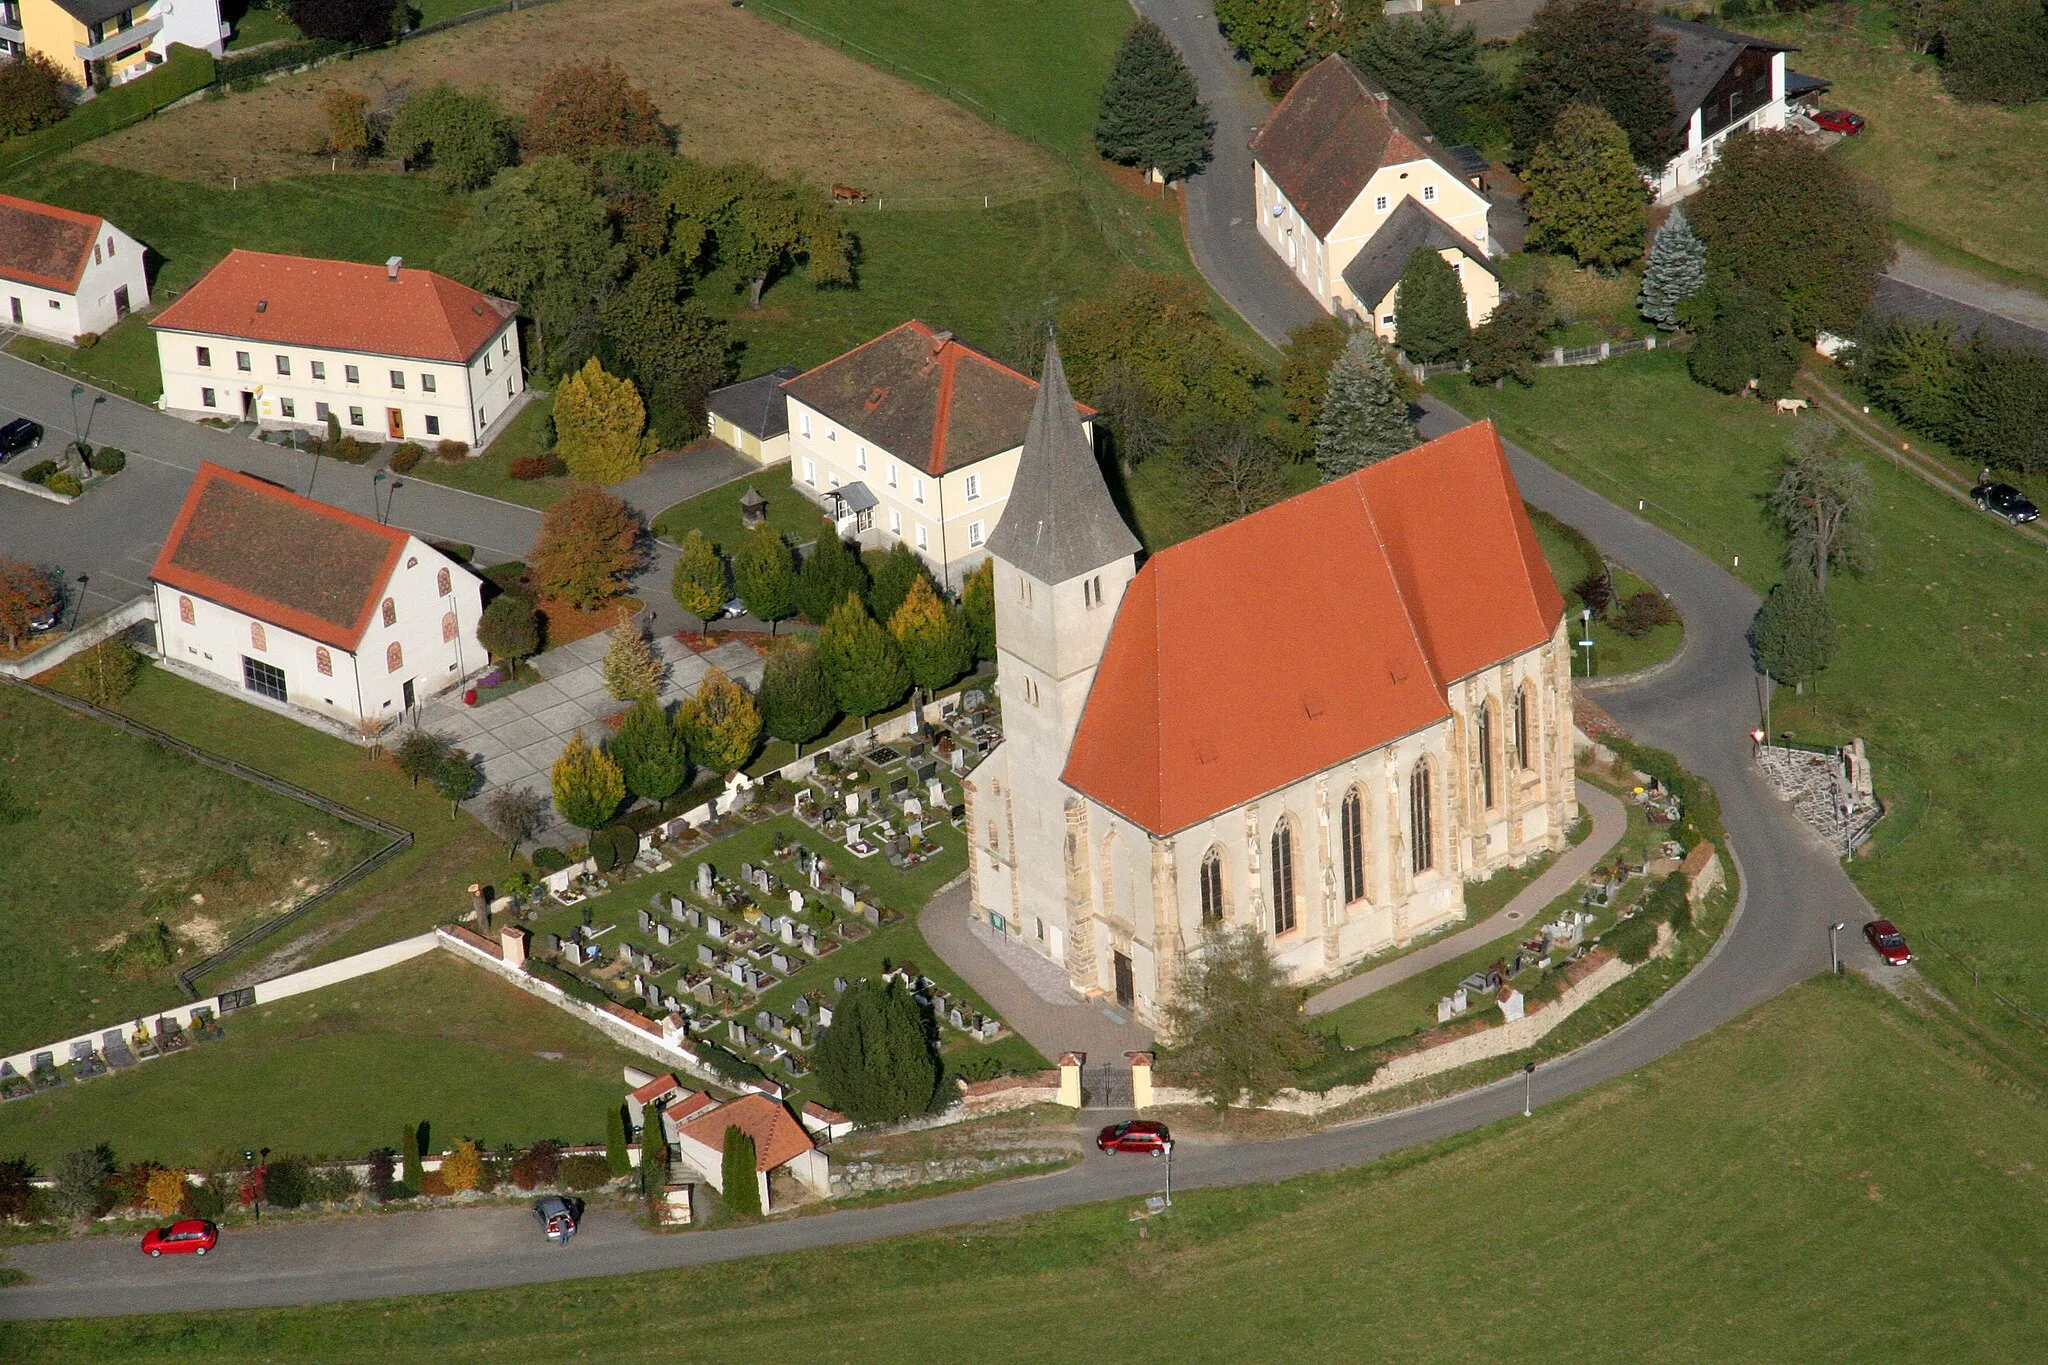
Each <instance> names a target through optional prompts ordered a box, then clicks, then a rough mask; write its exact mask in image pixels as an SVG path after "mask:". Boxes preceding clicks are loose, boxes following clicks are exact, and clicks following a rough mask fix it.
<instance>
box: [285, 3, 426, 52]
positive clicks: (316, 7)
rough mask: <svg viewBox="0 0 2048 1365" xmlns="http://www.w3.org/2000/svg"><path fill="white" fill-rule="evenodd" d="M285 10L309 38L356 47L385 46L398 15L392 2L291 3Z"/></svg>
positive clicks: (394, 30) (391, 34)
mask: <svg viewBox="0 0 2048 1365" xmlns="http://www.w3.org/2000/svg"><path fill="white" fill-rule="evenodd" d="M284 8H285V13H286V14H288V15H290V16H291V21H292V23H293V25H294V26H296V27H297V29H298V30H299V32H301V33H303V34H305V35H306V36H307V37H308V38H328V39H332V40H334V41H336V42H343V43H355V44H357V45H359V46H369V45H372V44H376V43H382V42H388V41H389V40H390V39H391V37H392V36H393V34H394V33H395V32H396V29H395V27H394V21H396V20H397V18H398V15H399V10H398V8H397V6H395V5H393V4H392V2H391V0H290V3H289V4H288V5H286V6H285V7H284Z"/></svg>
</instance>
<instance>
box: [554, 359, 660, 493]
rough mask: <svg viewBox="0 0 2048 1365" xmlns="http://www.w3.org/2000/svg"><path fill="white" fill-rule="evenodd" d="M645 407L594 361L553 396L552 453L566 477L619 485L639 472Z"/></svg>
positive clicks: (627, 381) (628, 386)
mask: <svg viewBox="0 0 2048 1365" xmlns="http://www.w3.org/2000/svg"><path fill="white" fill-rule="evenodd" d="M646 430H647V405H646V404H645V403H643V402H641V401H640V391H639V390H638V389H636V388H634V387H633V381H632V380H630V379H622V378H616V377H614V376H612V375H609V374H606V373H605V370H604V366H602V365H600V364H598V363H597V357H596V356H592V357H591V358H590V359H589V360H587V361H585V362H584V364H583V368H582V369H580V370H578V371H577V372H576V373H575V374H572V375H570V376H569V377H568V378H567V379H565V380H563V381H562V383H561V386H560V387H559V388H558V389H557V390H556V391H555V450H556V452H557V453H558V454H560V455H561V457H562V463H564V464H566V465H568V466H569V476H570V477H571V478H575V479H582V480H584V481H586V482H588V483H620V482H623V481H624V480H626V479H630V478H632V477H633V476H634V475H635V474H638V473H639V472H640V457H641V455H643V454H644V453H646V452H645V449H644V447H643V445H642V442H641V438H642V436H643V434H644V433H645V432H646Z"/></svg>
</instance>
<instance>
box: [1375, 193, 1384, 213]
mask: <svg viewBox="0 0 2048 1365" xmlns="http://www.w3.org/2000/svg"><path fill="white" fill-rule="evenodd" d="M1372 211H1373V212H1374V213H1385V212H1386V211H1387V196H1385V195H1384V194H1378V195H1374V196H1373V201H1372Z"/></svg>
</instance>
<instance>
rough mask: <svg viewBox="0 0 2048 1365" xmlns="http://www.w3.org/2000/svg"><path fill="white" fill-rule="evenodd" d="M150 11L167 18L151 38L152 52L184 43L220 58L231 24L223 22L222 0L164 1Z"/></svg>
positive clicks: (150, 48)
mask: <svg viewBox="0 0 2048 1365" xmlns="http://www.w3.org/2000/svg"><path fill="white" fill-rule="evenodd" d="M150 14H151V16H152V17H160V18H162V20H163V21H164V26H163V27H162V28H161V29H158V30H157V35H156V37H155V38H153V39H151V40H150V44H149V50H150V51H151V52H158V53H161V52H168V51H169V50H170V47H171V44H172V43H183V44H184V45H185V46H187V47H196V48H200V49H202V50H204V51H207V52H211V53H212V54H213V55H214V56H216V57H218V56H220V54H221V51H222V49H223V48H225V47H226V45H227V36H228V26H227V25H226V24H225V23H223V22H222V21H221V17H220V0H161V3H159V4H158V5H157V6H156V7H155V8H154V9H152V10H151V11H150Z"/></svg>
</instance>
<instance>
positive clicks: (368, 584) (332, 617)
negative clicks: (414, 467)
mask: <svg viewBox="0 0 2048 1365" xmlns="http://www.w3.org/2000/svg"><path fill="white" fill-rule="evenodd" d="M407 539H408V536H407V535H406V533H405V532H404V531H401V530H399V529H398V528H397V527H395V526H379V525H378V524H377V523H376V522H374V521H371V520H370V519H369V518H367V517H359V516H357V515H356V514H355V513H353V512H344V511H342V510H341V509H340V508H338V507H329V506H328V505H327V504H326V503H324V502H314V501H313V500H312V499H310V498H302V497H300V496H299V495H298V494H296V493H294V492H292V491H291V490H290V489H286V488H280V487H278V486H277V485H276V484H274V483H267V482H265V481H264V480H262V479H258V478H253V477H251V476H250V475H247V474H240V473H237V472H235V471H234V470H232V469H222V468H221V467H220V466H219V465H217V464H202V465H200V466H199V475H198V477H197V478H195V479H193V480H192V487H191V489H190V490H189V491H188V492H187V493H186V494H185V505H184V506H183V507H182V508H180V509H179V511H178V519H177V521H176V522H174V523H172V526H171V534H170V536H169V538H168V539H166V540H165V541H164V548H163V549H162V551H160V552H159V553H158V554H157V557H156V563H155V564H154V565H152V566H151V567H150V571H149V576H150V577H151V578H152V579H154V580H155V581H156V582H159V583H162V584H164V585H165V586H166V587H171V588H176V589H178V590H179V591H181V592H189V593H192V594H194V595H195V596H199V597H204V598H206V599H207V600H208V601H210V602H218V603H219V604H220V605H222V606H224V607H229V608H231V609H233V610H235V611H239V612H241V613H243V614H244V615H247V616H253V617H255V618H256V619H257V620H259V621H264V622H267V623H269V624H271V625H275V626H282V627H284V628H285V629H286V630H290V631H296V632H297V633H298V634H300V635H304V636H307V637H309V638H311V639H314V640H318V641H320V642H321V643H322V644H327V645H335V646H337V647H339V648H341V649H346V650H348V651H350V652H351V653H353V652H354V651H355V649H356V646H358V645H359V644H361V643H362V639H363V632H364V631H366V630H368V629H369V628H370V619H371V615H372V613H374V612H375V611H376V609H377V605H378V602H379V601H380V600H381V599H382V597H383V595H384V587H385V585H386V584H387V583H389V582H390V581H391V573H392V570H394V569H395V568H397V566H398V556H399V555H400V553H402V552H403V551H404V549H405V543H406V541H407Z"/></svg>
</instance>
